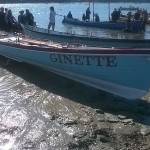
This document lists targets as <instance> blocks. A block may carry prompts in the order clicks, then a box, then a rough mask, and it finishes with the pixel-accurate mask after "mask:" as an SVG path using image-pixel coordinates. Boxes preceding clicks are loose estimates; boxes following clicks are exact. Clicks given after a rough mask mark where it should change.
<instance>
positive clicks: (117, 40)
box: [23, 25, 150, 44]
mask: <svg viewBox="0 0 150 150" xmlns="http://www.w3.org/2000/svg"><path fill="white" fill-rule="evenodd" d="M23 28H25V29H26V30H29V31H30V32H34V33H40V34H42V35H49V36H55V37H60V36H61V38H64V37H65V38H66V37H67V38H77V39H78V40H79V39H85V40H93V41H100V42H105V41H107V42H114V43H117V42H122V43H129V44H132V43H134V44H136V43H140V44H145V43H146V44H149V43H150V39H111V38H101V37H96V36H84V35H78V34H67V33H66V34H64V33H63V32H59V31H54V32H57V33H62V34H53V33H52V34H50V33H46V32H45V33H43V32H40V31H36V30H33V28H37V29H43V28H40V27H33V28H32V29H30V28H28V27H26V26H24V25H23Z"/></svg>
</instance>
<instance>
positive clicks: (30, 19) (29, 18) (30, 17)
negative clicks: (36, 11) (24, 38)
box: [25, 9, 34, 26]
mask: <svg viewBox="0 0 150 150" xmlns="http://www.w3.org/2000/svg"><path fill="white" fill-rule="evenodd" d="M25 20H26V24H28V25H30V26H34V17H33V15H32V13H31V12H30V11H29V10H28V9H26V13H25Z"/></svg>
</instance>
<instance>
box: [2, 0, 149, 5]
mask: <svg viewBox="0 0 150 150" xmlns="http://www.w3.org/2000/svg"><path fill="white" fill-rule="evenodd" d="M89 1H91V2H93V0H32V1H31V0H13V2H12V0H5V1H2V2H0V4H7V3H52V2H56V3H71V2H89ZM94 2H101V3H117V2H118V3H120V2H126V0H121V1H119V0H94ZM135 2H136V3H149V2H150V0H136V1H135V0H130V1H129V2H128V3H135Z"/></svg>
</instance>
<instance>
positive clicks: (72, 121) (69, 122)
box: [63, 119, 77, 125]
mask: <svg viewBox="0 0 150 150" xmlns="http://www.w3.org/2000/svg"><path fill="white" fill-rule="evenodd" d="M63 123H64V125H74V124H77V120H76V119H70V120H65V121H64V122H63Z"/></svg>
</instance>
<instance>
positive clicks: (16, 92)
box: [0, 3, 150, 150]
mask: <svg viewBox="0 0 150 150" xmlns="http://www.w3.org/2000/svg"><path fill="white" fill-rule="evenodd" d="M51 5H53V6H54V7H55V10H56V12H57V13H58V14H63V15H65V14H67V13H68V11H69V10H71V11H72V13H73V15H74V17H77V18H78V16H82V13H83V12H84V11H85V10H86V8H87V7H88V3H70V4H66V3H63V4H60V3H56V4H54V3H51V4H44V3H43V4H5V5H1V6H4V7H8V8H10V9H12V11H13V14H14V16H15V17H16V18H17V16H18V12H19V10H22V9H23V10H25V9H26V8H28V9H29V10H30V11H31V12H32V13H33V14H34V16H35V21H36V22H37V24H38V25H39V26H40V27H43V28H46V27H47V24H48V21H49V20H48V16H49V6H51ZM120 5H123V6H125V5H127V6H128V5H130V4H122V3H117V4H111V10H113V8H114V6H115V7H120ZM132 5H133V4H132ZM135 6H136V7H138V6H140V7H143V8H147V9H148V10H149V9H150V8H149V7H148V6H149V5H148V4H135ZM68 8H69V9H68ZM104 8H105V9H104ZM78 10H83V11H78ZM95 10H96V12H98V13H99V14H101V15H100V16H101V20H107V18H108V5H107V4H106V3H97V4H96V5H95ZM61 21H62V17H58V16H57V19H56V30H58V31H68V30H70V31H74V30H75V32H78V33H80V34H88V32H91V31H89V28H88V29H87V28H84V29H82V28H80V27H74V26H66V25H63V24H62V23H61ZM90 29H91V28H90ZM91 30H92V32H93V33H95V34H102V36H108V37H118V34H119V33H118V31H108V30H107V31H106V30H100V31H99V30H97V29H91ZM122 36H124V37H128V38H133V35H132V34H122ZM137 36H144V38H146V37H147V38H148V37H149V34H148V32H147V33H145V34H144V35H140V34H139V35H137ZM5 64H6V59H5V58H4V57H0V150H24V149H34V150H56V149H57V150H68V148H67V144H68V143H69V142H70V141H71V140H72V135H73V133H75V132H77V131H79V130H83V131H90V130H91V126H89V124H86V121H87V120H88V117H89V116H91V117H92V118H94V121H95V122H94V121H93V124H98V123H97V122H98V121H97V120H96V113H95V111H94V109H95V108H99V109H101V110H103V111H104V115H105V113H111V114H113V115H116V116H117V114H120V115H125V116H127V118H132V119H133V120H134V122H135V123H139V124H144V125H148V126H149V125H150V119H149V118H150V117H149V116H150V115H149V114H150V112H149V110H150V104H149V103H147V101H144V100H143V101H142V102H139V103H136V104H133V105H131V104H130V103H127V102H125V101H122V100H123V99H122V98H118V97H115V96H113V95H110V94H108V93H105V92H102V91H99V90H96V89H93V88H90V87H87V86H84V85H82V84H79V83H76V82H74V81H71V80H69V79H66V78H63V77H60V76H58V75H55V74H53V73H50V72H47V71H44V70H41V69H39V68H37V67H33V66H31V65H27V64H22V63H19V62H15V61H11V63H10V64H9V65H8V66H5ZM145 99H146V100H149V94H148V95H147V96H145ZM82 117H83V118H82ZM84 117H85V118H87V120H85V122H81V123H80V122H79V123H78V124H73V125H70V126H67V125H65V122H66V120H71V121H72V120H78V121H79V119H83V120H84ZM90 125H91V124H90ZM104 126H110V127H113V124H111V123H109V122H106V124H104ZM114 126H115V127H116V124H115V125H114ZM119 128H120V127H119ZM115 136H116V134H114V137H115ZM119 137H120V136H119ZM118 139H121V138H118V137H115V140H114V141H111V143H113V142H114V143H115V144H114V145H116V144H118V145H120V143H123V142H120V141H119V140H118ZM137 139H138V137H137ZM137 139H136V140H135V141H137ZM133 141H134V140H133ZM129 142H130V143H131V142H132V140H129ZM142 142H143V141H142ZM95 143H96V142H95ZM95 143H94V144H93V145H95ZM143 143H144V142H143ZM101 145H102V142H101V143H100V145H99V146H98V149H99V147H100V146H101ZM110 145H111V144H110ZM105 146H106V145H105V144H104V145H103V149H104V147H105ZM107 146H108V145H107ZM95 149H96V148H95ZM107 149H111V147H109V148H107ZM118 149H123V147H120V148H118ZM137 149H138V148H137ZM96 150H97V149H96Z"/></svg>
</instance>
